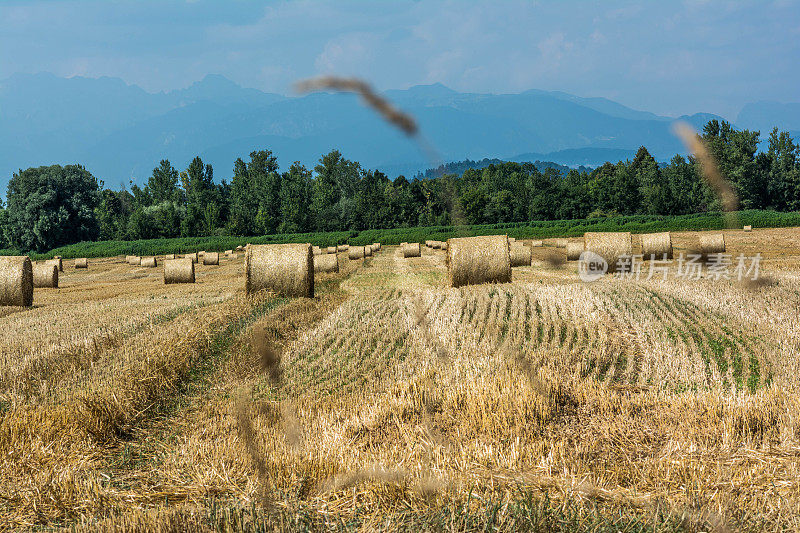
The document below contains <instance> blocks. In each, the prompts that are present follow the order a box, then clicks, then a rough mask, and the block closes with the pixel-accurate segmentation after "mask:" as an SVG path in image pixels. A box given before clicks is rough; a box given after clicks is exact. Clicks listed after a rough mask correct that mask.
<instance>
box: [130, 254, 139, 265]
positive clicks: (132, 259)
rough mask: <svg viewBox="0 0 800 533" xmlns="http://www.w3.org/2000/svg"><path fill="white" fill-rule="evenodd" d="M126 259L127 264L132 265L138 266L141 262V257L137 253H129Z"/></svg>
mask: <svg viewBox="0 0 800 533" xmlns="http://www.w3.org/2000/svg"><path fill="white" fill-rule="evenodd" d="M127 261H128V264H129V265H132V266H139V265H141V264H142V258H141V257H139V256H137V255H129V256H128V258H127Z"/></svg>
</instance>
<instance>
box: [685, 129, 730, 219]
mask: <svg viewBox="0 0 800 533" xmlns="http://www.w3.org/2000/svg"><path fill="white" fill-rule="evenodd" d="M672 128H673V131H674V133H675V135H677V136H678V137H679V138H680V139H681V141H683V144H684V145H685V146H686V148H687V149H688V150H689V151H690V152H691V153H692V155H694V157H696V158H697V160H698V161H699V162H700V168H701V169H702V176H703V178H705V180H706V183H708V185H709V186H710V187H711V189H712V190H713V191H714V193H715V194H716V195H717V197H718V198H719V200H720V202H721V203H722V210H723V211H725V213H726V215H725V218H726V221H727V223H728V227H731V228H733V227H738V226H739V221H738V217H737V216H736V215H735V214H733V213H734V212H735V211H736V210H738V209H739V198H738V197H737V196H736V192H735V191H734V190H733V187H731V185H730V183H728V180H726V179H725V178H724V177H723V176H722V174H721V173H720V171H719V167H718V166H717V162H716V161H714V156H713V155H711V152H709V151H708V147H707V146H706V143H705V141H703V139H702V138H701V137H700V135H698V133H697V132H696V131H695V130H694V128H692V127H691V126H690V125H689V124H688V123H687V122H684V121H678V122H675V124H674V125H673V127H672Z"/></svg>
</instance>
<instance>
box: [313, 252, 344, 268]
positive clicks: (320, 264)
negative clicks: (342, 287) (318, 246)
mask: <svg viewBox="0 0 800 533" xmlns="http://www.w3.org/2000/svg"><path fill="white" fill-rule="evenodd" d="M314 272H339V256H338V255H336V254H325V255H319V256H317V257H315V258H314Z"/></svg>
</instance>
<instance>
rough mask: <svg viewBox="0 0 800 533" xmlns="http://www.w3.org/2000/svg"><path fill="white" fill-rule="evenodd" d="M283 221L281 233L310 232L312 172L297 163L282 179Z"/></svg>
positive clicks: (279, 228) (279, 229)
mask: <svg viewBox="0 0 800 533" xmlns="http://www.w3.org/2000/svg"><path fill="white" fill-rule="evenodd" d="M280 201H281V220H280V224H279V225H278V232H279V233H300V232H305V231H309V230H310V229H311V228H310V227H309V226H310V224H309V206H310V204H311V172H310V171H309V170H307V169H306V167H304V166H303V165H301V164H300V162H299V161H295V162H294V164H292V166H291V167H289V170H288V171H287V172H285V173H284V174H283V176H282V177H281V193H280Z"/></svg>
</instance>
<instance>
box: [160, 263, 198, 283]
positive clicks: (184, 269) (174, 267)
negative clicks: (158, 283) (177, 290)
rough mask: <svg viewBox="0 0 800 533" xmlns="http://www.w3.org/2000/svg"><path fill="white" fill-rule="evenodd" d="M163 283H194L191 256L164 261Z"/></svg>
mask: <svg viewBox="0 0 800 533" xmlns="http://www.w3.org/2000/svg"><path fill="white" fill-rule="evenodd" d="M164 283H165V284H166V285H169V284H171V283H194V261H192V258H191V257H183V258H181V259H167V260H166V261H164Z"/></svg>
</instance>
